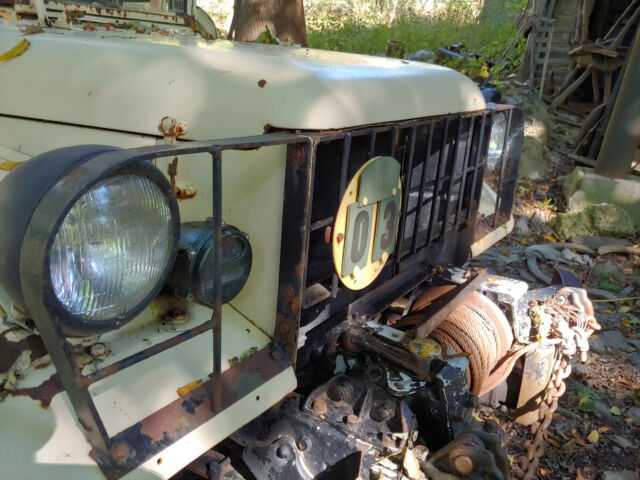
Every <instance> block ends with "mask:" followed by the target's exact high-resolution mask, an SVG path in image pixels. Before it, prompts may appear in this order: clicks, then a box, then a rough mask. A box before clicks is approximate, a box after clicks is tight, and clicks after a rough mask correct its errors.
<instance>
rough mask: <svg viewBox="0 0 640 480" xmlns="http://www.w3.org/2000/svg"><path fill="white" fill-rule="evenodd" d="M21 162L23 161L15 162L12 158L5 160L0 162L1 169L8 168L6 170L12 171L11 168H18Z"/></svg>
mask: <svg viewBox="0 0 640 480" xmlns="http://www.w3.org/2000/svg"><path fill="white" fill-rule="evenodd" d="M21 163H22V162H13V161H11V160H5V161H4V162H2V163H0V170H6V171H8V172H10V171H11V170H13V169H14V168H16V167H17V166H18V165H20V164H21Z"/></svg>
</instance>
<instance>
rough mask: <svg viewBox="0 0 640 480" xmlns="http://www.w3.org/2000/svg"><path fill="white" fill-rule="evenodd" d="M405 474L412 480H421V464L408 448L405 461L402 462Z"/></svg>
mask: <svg viewBox="0 0 640 480" xmlns="http://www.w3.org/2000/svg"><path fill="white" fill-rule="evenodd" d="M402 466H403V468H404V472H405V473H406V474H407V477H409V478H410V479H411V480H420V463H419V462H418V459H417V458H416V456H415V454H414V453H413V450H411V449H410V448H407V451H406V453H405V454H404V460H403V461H402Z"/></svg>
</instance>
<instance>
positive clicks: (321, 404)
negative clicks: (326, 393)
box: [311, 398, 327, 415]
mask: <svg viewBox="0 0 640 480" xmlns="http://www.w3.org/2000/svg"><path fill="white" fill-rule="evenodd" d="M311 408H312V409H313V412H314V413H317V414H318V415H324V414H325V413H327V402H326V401H325V400H323V399H322V398H316V399H315V400H314V401H313V403H312V404H311Z"/></svg>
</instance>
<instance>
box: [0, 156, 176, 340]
mask: <svg viewBox="0 0 640 480" xmlns="http://www.w3.org/2000/svg"><path fill="white" fill-rule="evenodd" d="M132 158H133V157H132V155H131V154H130V153H128V152H125V151H120V150H119V149H114V148H113V147H103V146H96V145H86V146H79V147H71V148H64V149H59V150H54V151H52V152H48V153H45V154H42V155H39V156H38V157H34V158H33V159H31V160H29V161H27V162H25V163H24V164H23V165H20V166H19V167H18V168H16V169H15V170H14V171H12V172H11V173H10V174H9V175H7V177H6V178H5V179H4V180H3V181H2V184H1V185H0V225H1V226H2V227H1V228H3V230H5V231H6V229H8V228H9V226H10V227H11V234H9V235H5V236H0V294H1V295H0V300H2V302H3V303H6V302H7V298H8V299H9V301H10V302H11V304H12V305H13V306H15V307H17V308H18V309H22V310H24V312H25V313H26V314H28V315H32V316H33V317H34V319H36V318H37V319H39V320H38V321H36V324H37V325H38V326H42V325H43V323H41V322H42V319H43V318H46V317H48V318H49V319H50V320H49V321H51V320H53V322H54V323H55V324H56V325H57V327H59V328H60V330H61V331H62V333H64V334H65V335H67V336H86V335H95V334H99V333H103V332H106V331H108V330H112V329H114V328H118V327H120V326H121V325H123V324H125V323H126V322H127V321H129V320H131V319H133V318H134V317H135V316H136V315H137V314H138V313H140V312H141V311H142V310H143V309H144V308H146V307H147V305H148V304H149V303H150V302H151V300H153V298H154V297H155V296H156V295H157V294H158V292H159V290H160V289H161V288H162V286H163V285H164V283H165V281H166V278H167V276H168V274H169V272H170V271H171V268H172V267H173V264H174V262H175V257H176V252H177V247H178V238H179V234H180V216H179V213H178V204H177V200H176V197H175V194H174V191H173V188H172V187H171V185H170V184H169V182H168V181H167V179H166V178H165V176H164V174H163V173H162V172H160V170H158V168H156V167H155V166H154V165H153V164H152V163H151V162H149V161H140V160H138V161H135V160H132ZM2 237H4V238H2ZM4 306H5V307H6V306H8V305H6V304H5V305H4ZM39 322H40V323H39Z"/></svg>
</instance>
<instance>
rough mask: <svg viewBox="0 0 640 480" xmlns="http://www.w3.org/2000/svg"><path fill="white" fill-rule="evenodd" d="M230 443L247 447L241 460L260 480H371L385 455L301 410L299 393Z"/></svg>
mask: <svg viewBox="0 0 640 480" xmlns="http://www.w3.org/2000/svg"><path fill="white" fill-rule="evenodd" d="M325 415H326V414H325ZM232 439H233V440H234V441H235V442H237V443H238V444H240V445H242V446H243V447H245V448H244V451H243V454H242V460H243V461H244V463H245V464H246V465H247V467H248V468H249V470H250V471H251V473H252V474H253V475H254V476H255V478H256V479H257V480H301V479H304V480H312V479H322V478H324V479H330V478H344V479H349V478H353V479H355V478H361V479H363V480H368V479H369V470H370V467H371V465H372V464H373V463H374V462H375V459H376V457H377V455H379V454H380V453H381V450H379V449H377V448H375V447H373V446H372V445H371V444H369V443H367V442H365V441H363V440H362V439H361V438H360V437H358V436H356V435H354V434H353V433H349V432H348V430H347V429H339V428H336V427H335V426H333V425H332V424H330V423H328V422H326V421H324V420H323V419H321V418H319V417H317V416H313V415H309V414H307V413H305V412H303V411H302V410H301V397H300V396H298V395H291V396H290V397H287V398H286V399H284V400H283V401H282V402H281V403H280V404H279V405H277V406H276V407H274V408H272V409H270V410H269V411H267V412H266V413H265V414H263V415H262V416H260V417H258V418H257V419H255V420H254V421H253V422H251V423H249V424H247V425H246V426H245V427H243V428H242V429H240V430H239V431H237V432H236V433H235V434H234V435H233V436H232ZM338 472H339V473H338Z"/></svg>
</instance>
